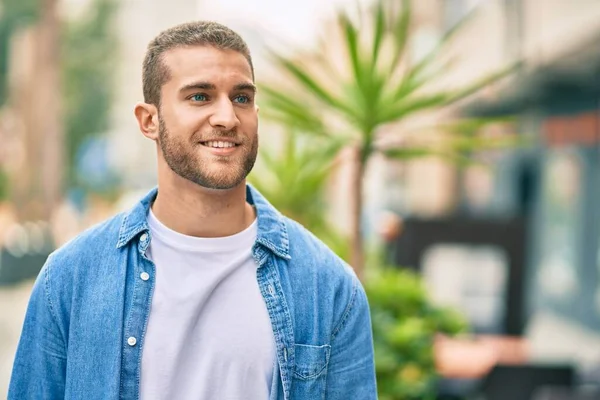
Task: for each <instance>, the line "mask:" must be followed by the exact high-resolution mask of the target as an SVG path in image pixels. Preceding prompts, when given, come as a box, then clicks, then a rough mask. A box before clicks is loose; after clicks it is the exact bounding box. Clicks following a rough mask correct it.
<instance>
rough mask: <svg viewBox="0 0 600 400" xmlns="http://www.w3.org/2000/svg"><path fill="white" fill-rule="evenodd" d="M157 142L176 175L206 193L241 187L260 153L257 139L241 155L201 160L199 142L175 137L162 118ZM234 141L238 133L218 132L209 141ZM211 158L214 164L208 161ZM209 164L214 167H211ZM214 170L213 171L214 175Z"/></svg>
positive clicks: (202, 158)
mask: <svg viewBox="0 0 600 400" xmlns="http://www.w3.org/2000/svg"><path fill="white" fill-rule="evenodd" d="M158 120H159V131H158V142H159V145H160V149H161V151H162V154H163V157H164V159H165V161H166V163H167V165H168V166H169V168H171V170H172V171H173V172H175V173H176V174H177V175H179V176H181V177H182V178H184V179H187V180H188V181H191V182H193V183H195V184H197V185H199V186H202V187H204V188H207V189H218V190H227V189H233V188H234V187H236V186H238V185H240V184H241V183H242V182H243V181H244V179H246V177H247V176H248V174H249V173H250V171H252V168H254V163H255V161H256V156H257V153H258V136H254V139H253V141H252V143H248V140H247V139H244V140H243V143H242V144H241V145H240V146H242V148H241V149H239V150H242V154H241V155H237V154H236V155H234V156H223V157H218V156H212V155H209V156H207V157H202V156H200V155H199V150H198V148H197V146H202V145H201V144H200V143H199V140H193V139H194V137H195V136H196V135H192V140H189V141H185V140H182V139H178V138H177V137H174V136H172V135H171V134H170V133H169V131H168V129H167V127H166V124H165V123H164V120H163V119H162V118H161V117H160V116H159V118H158ZM219 136H220V137H222V138H233V137H236V136H237V135H236V134H235V132H232V131H228V132H225V131H223V132H219V133H217V132H215V133H214V135H212V136H211V137H210V138H211V139H215V138H217V137H219ZM208 157H210V158H212V160H208V159H207V158H208ZM210 164H213V165H212V166H211V165H210ZM216 164H218V165H216ZM211 170H212V171H211Z"/></svg>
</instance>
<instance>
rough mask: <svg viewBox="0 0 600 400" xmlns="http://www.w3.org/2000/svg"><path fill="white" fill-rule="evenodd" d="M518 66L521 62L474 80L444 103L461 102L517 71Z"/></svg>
mask: <svg viewBox="0 0 600 400" xmlns="http://www.w3.org/2000/svg"><path fill="white" fill-rule="evenodd" d="M520 65H521V62H516V63H514V64H511V65H510V66H508V67H506V68H504V69H502V70H500V71H497V72H494V73H491V74H489V75H486V76H484V77H483V78H480V79H478V80H476V81H475V82H474V83H472V84H470V85H468V86H467V87H465V88H463V89H461V90H459V91H456V92H455V93H453V94H452V95H451V96H449V97H448V100H447V101H446V104H452V103H456V102H457V101H459V100H462V99H464V98H466V97H468V96H470V95H472V94H474V93H476V92H478V91H480V90H481V89H482V88H484V87H486V86H488V85H490V84H492V83H495V82H497V81H499V80H500V79H502V78H505V77H506V76H508V75H510V74H512V73H513V72H515V70H517V69H518V68H519V67H520Z"/></svg>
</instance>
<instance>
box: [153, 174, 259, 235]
mask: <svg viewBox="0 0 600 400" xmlns="http://www.w3.org/2000/svg"><path fill="white" fill-rule="evenodd" d="M178 183H180V184H173V183H170V182H165V183H162V184H161V182H159V185H158V195H157V197H156V200H155V201H154V204H152V212H153V213H154V215H155V216H156V218H157V219H158V220H159V221H160V222H161V223H163V224H164V225H165V226H167V227H168V228H170V229H172V230H174V231H176V232H179V233H181V234H184V235H189V236H196V237H206V238H211V237H224V236H231V235H234V234H236V233H238V232H241V231H243V230H244V229H246V228H247V227H248V226H250V225H251V224H252V222H253V221H254V219H255V217H256V215H255V212H254V209H253V208H252V206H250V205H249V204H248V203H247V202H246V184H245V182H243V183H242V184H240V185H239V186H237V187H235V188H233V189H230V190H212V189H206V188H203V187H201V186H198V185H196V184H194V183H192V182H189V181H186V182H178Z"/></svg>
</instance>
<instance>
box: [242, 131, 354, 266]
mask: <svg viewBox="0 0 600 400" xmlns="http://www.w3.org/2000/svg"><path fill="white" fill-rule="evenodd" d="M338 148H339V145H338V144H336V143H335V142H331V141H330V142H324V141H322V140H321V141H319V140H306V138H303V137H301V136H299V135H298V134H297V133H295V132H294V131H289V132H288V133H287V134H286V135H285V137H284V141H283V145H282V146H281V149H276V148H272V147H261V150H260V157H259V159H258V162H257V166H256V168H255V169H254V171H253V172H252V174H250V176H249V177H248V180H249V182H250V183H251V184H252V185H254V186H255V187H256V188H257V189H258V190H259V191H260V192H261V193H262V194H263V195H264V196H265V197H266V198H267V199H269V201H270V202H271V203H272V204H273V205H274V206H275V207H276V208H277V209H278V210H279V211H281V213H282V214H284V215H286V216H287V217H290V218H292V219H294V220H295V221H297V222H299V223H300V224H302V225H303V226H304V227H306V228H307V229H308V230H310V231H311V232H312V233H314V234H315V235H316V236H317V237H319V238H320V239H321V240H323V242H325V243H326V244H327V245H328V246H329V247H330V248H331V249H333V251H335V252H336V253H337V254H338V255H339V256H340V257H342V258H344V259H347V257H348V250H347V240H346V238H344V237H342V236H341V235H340V234H339V233H338V232H336V231H335V230H334V229H333V228H332V227H331V226H330V224H328V223H327V220H326V218H325V215H326V210H327V204H326V202H325V189H326V186H327V183H328V181H329V175H330V172H331V167H332V166H333V164H334V163H335V157H336V155H337V152H338Z"/></svg>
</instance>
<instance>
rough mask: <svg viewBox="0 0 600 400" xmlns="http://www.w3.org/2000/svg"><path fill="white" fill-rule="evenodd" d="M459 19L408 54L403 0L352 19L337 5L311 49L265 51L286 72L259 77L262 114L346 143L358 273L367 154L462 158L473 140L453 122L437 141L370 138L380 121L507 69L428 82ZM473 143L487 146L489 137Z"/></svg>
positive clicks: (437, 104)
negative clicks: (431, 44)
mask: <svg viewBox="0 0 600 400" xmlns="http://www.w3.org/2000/svg"><path fill="white" fill-rule="evenodd" d="M399 5H401V6H402V7H398V6H399ZM461 26H462V24H458V25H457V26H456V27H455V28H453V29H452V30H450V31H448V32H447V33H446V34H445V35H444V37H443V38H442V39H441V40H440V42H439V44H438V45H437V46H435V48H434V49H433V50H431V51H430V52H429V53H428V54H427V55H425V56H424V57H422V58H420V59H414V58H412V57H411V56H410V51H409V50H410V49H411V47H414V46H415V45H414V43H412V36H411V32H412V29H413V28H414V27H413V18H412V10H411V4H410V1H409V0H403V1H402V2H400V1H398V0H377V1H375V2H374V5H373V6H372V8H371V9H370V10H369V11H368V12H365V13H360V17H359V18H358V19H353V18H351V17H350V16H349V15H348V14H347V13H345V12H340V13H339V15H338V18H337V25H336V32H328V35H327V40H325V41H323V43H322V45H321V48H319V49H318V51H315V52H312V53H310V52H309V53H306V54H302V55H296V56H293V57H286V56H281V55H279V54H277V53H276V52H272V58H273V60H274V63H275V65H276V66H277V67H278V68H279V69H280V70H281V71H282V73H283V74H284V75H285V77H286V79H285V81H282V82H275V81H271V82H266V83H264V84H262V85H261V93H262V96H263V99H264V101H263V104H264V105H265V106H264V108H263V110H264V113H263V115H265V116H266V117H268V118H270V119H272V120H273V121H276V122H278V123H280V124H282V125H283V126H286V127H294V129H296V130H298V131H301V132H303V133H305V134H309V135H312V136H313V137H321V138H326V139H331V140H334V141H335V142H337V143H339V142H342V143H343V144H344V147H351V148H352V149H353V150H354V154H355V156H354V160H353V164H354V166H353V178H352V192H351V193H349V194H348V201H349V202H350V205H351V215H350V216H349V217H350V222H351V226H352V228H351V235H350V236H351V243H350V248H351V249H352V257H351V264H352V266H353V267H354V268H355V270H356V272H357V274H358V275H359V276H362V275H363V269H364V268H363V267H364V265H363V264H364V251H365V249H364V245H363V238H362V235H361V223H360V221H361V217H362V212H363V205H362V198H363V176H364V173H365V168H366V164H367V162H368V160H369V159H370V158H371V157H372V156H373V155H374V154H382V155H383V156H385V157H388V158H396V159H412V158H416V157H424V156H429V155H441V156H443V157H449V158H451V159H462V156H463V154H464V153H465V151H464V150H465V147H467V148H471V147H473V144H474V143H475V142H474V141H473V140H472V139H473V138H472V137H465V136H463V135H461V134H460V130H458V132H459V133H458V134H457V135H453V133H456V132H453V131H452V130H449V133H448V135H449V136H450V137H451V138H452V139H455V140H450V141H449V143H448V145H446V146H445V147H444V148H440V147H439V146H437V145H433V146H432V145H431V144H427V143H425V144H415V143H412V144H407V143H402V142H400V141H399V140H395V142H396V144H395V145H391V144H390V145H387V146H382V145H381V144H380V142H379V141H378V139H379V138H380V137H381V134H382V132H384V131H385V129H382V128H384V127H386V126H388V125H389V124H392V123H397V122H399V121H403V120H405V119H407V118H409V117H411V116H413V115H415V114H417V113H420V112H424V111H436V110H439V109H441V108H443V107H448V106H450V105H453V104H455V103H456V102H458V101H460V100H462V99H464V98H465V97H467V96H469V95H471V94H473V93H475V92H477V91H478V90H479V89H481V88H482V87H484V86H486V85H488V84H490V83H492V82H495V81H497V80H498V79H500V78H502V77H504V76H505V75H506V74H508V73H509V72H511V71H512V70H513V68H512V67H511V68H506V69H503V70H501V71H499V72H496V73H493V74H490V75H488V76H485V77H483V78H481V79H478V80H476V81H474V82H473V83H472V84H470V85H467V86H466V87H462V88H460V89H456V90H443V89H442V90H441V89H436V88H432V86H431V83H432V82H435V81H436V80H438V78H442V77H444V76H445V75H446V74H447V71H448V70H449V68H450V66H452V62H451V61H452V60H447V59H446V58H447V57H445V55H446V54H444V51H445V48H446V45H447V44H448V43H449V42H450V40H451V39H452V38H453V37H454V35H455V34H456V33H457V32H458V31H459V28H460V27H461ZM336 35H337V36H336ZM336 38H337V39H338V40H336ZM339 48H342V49H343V54H340V58H341V62H336V61H337V60H336V55H338V53H339V51H338V49H339ZM388 133H389V132H388ZM395 133H397V132H395ZM396 139H398V138H396ZM398 143H401V144H398ZM479 144H480V145H482V144H483V145H485V146H489V145H491V144H492V141H490V140H488V141H485V142H484V143H479Z"/></svg>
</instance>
